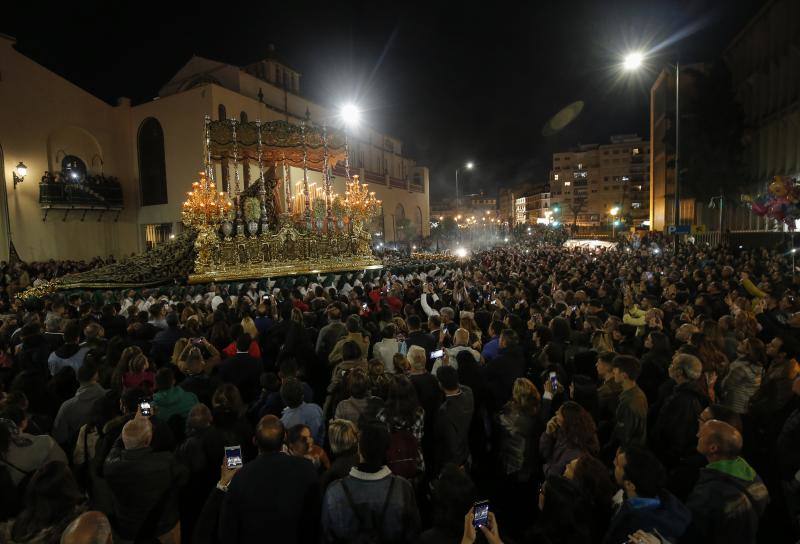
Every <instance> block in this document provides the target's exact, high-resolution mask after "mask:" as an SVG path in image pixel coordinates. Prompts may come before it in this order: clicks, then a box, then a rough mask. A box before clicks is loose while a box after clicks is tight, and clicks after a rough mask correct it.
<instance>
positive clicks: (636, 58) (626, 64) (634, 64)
mask: <svg viewBox="0 0 800 544" xmlns="http://www.w3.org/2000/svg"><path fill="white" fill-rule="evenodd" d="M643 61H644V54H642V53H640V52H633V53H628V54H627V55H625V58H624V60H623V62H622V66H623V68H624V69H625V70H626V71H628V72H634V71H637V70H639V69H640V68H641V67H642V63H643ZM667 66H669V67H671V68H675V198H674V204H673V205H674V208H675V209H674V210H673V222H674V224H675V226H676V227H677V226H678V224H679V223H680V220H681V212H680V209H681V205H680V196H679V188H680V175H681V170H680V167H679V164H678V159H679V158H680V149H681V146H680V142H681V116H680V110H681V65H680V62H679V61H675V64H674V65H673V64H668V65H667ZM651 190H652V187H651ZM677 245H678V234H677V233H676V234H675V246H676V247H677Z"/></svg>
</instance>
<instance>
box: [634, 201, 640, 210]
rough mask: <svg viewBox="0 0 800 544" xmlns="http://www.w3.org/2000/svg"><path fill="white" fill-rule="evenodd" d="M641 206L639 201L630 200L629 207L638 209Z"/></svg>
mask: <svg viewBox="0 0 800 544" xmlns="http://www.w3.org/2000/svg"><path fill="white" fill-rule="evenodd" d="M641 207H642V203H641V202H631V208H633V209H634V210H638V209H639V208H641Z"/></svg>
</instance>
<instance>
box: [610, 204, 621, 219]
mask: <svg viewBox="0 0 800 544" xmlns="http://www.w3.org/2000/svg"><path fill="white" fill-rule="evenodd" d="M618 214H619V206H614V207H613V208H611V215H612V216H615V217H616V216H617V215H618Z"/></svg>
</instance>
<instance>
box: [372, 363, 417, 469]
mask: <svg viewBox="0 0 800 544" xmlns="http://www.w3.org/2000/svg"><path fill="white" fill-rule="evenodd" d="M376 418H377V420H378V421H380V422H382V423H384V424H386V425H387V426H388V428H389V433H410V434H411V435H412V436H413V437H414V438H415V439H416V441H417V445H418V448H417V459H416V465H417V473H418V474H421V473H422V472H424V470H425V459H424V457H423V455H422V438H423V435H424V432H425V410H423V409H422V406H420V404H419V399H418V398H417V390H416V389H414V385H413V384H412V383H411V381H410V380H409V379H408V378H406V377H405V376H400V375H395V376H393V377H392V381H391V382H390V383H389V387H388V390H387V395H386V402H385V403H384V405H383V408H382V409H381V410H380V411H378V413H377V416H376ZM389 468H390V469H393V470H398V467H394V468H393V466H392V463H391V462H390V463H389Z"/></svg>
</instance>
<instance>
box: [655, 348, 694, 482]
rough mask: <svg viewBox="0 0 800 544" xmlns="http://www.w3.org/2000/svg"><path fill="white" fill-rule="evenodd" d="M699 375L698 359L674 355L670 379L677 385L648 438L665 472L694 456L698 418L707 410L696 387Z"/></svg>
mask: <svg viewBox="0 0 800 544" xmlns="http://www.w3.org/2000/svg"><path fill="white" fill-rule="evenodd" d="M702 373H703V363H701V362H700V359H698V358H697V357H695V356H694V355H688V354H686V353H678V354H676V355H675V357H673V359H672V363H671V364H670V366H669V375H670V377H671V378H672V379H673V380H674V381H675V384H676V385H675V387H674V388H673V390H672V393H671V394H670V395H669V396H668V397H667V398H666V399H665V400H664V402H663V404H662V405H661V409H660V410H659V412H658V415H657V418H656V420H655V425H654V428H653V431H652V433H651V434H650V440H651V442H652V446H653V451H654V452H656V453H657V454H658V455H659V456H660V458H661V460H662V462H663V463H664V464H665V465H666V466H667V468H672V467H674V466H675V465H676V464H677V463H678V461H680V459H681V458H682V457H683V456H685V455H691V454H692V453H693V452H694V449H695V443H696V441H697V438H696V437H697V418H698V417H699V416H700V413H701V412H702V411H703V410H704V409H705V407H706V406H708V398H707V397H706V396H705V395H704V394H703V392H702V391H701V390H700V388H699V387H698V385H697V379H698V378H699V377H700V375H701V374H702Z"/></svg>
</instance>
